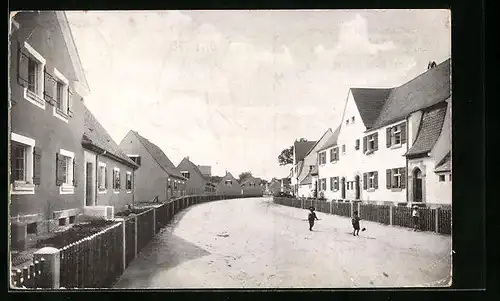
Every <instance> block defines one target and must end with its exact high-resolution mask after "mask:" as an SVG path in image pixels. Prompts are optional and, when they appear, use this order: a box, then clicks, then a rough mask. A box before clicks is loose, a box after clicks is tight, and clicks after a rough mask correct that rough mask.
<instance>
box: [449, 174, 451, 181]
mask: <svg viewBox="0 0 500 301" xmlns="http://www.w3.org/2000/svg"><path fill="white" fill-rule="evenodd" d="M449 181H450V182H451V173H450V179H449Z"/></svg>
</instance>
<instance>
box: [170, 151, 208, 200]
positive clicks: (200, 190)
mask: <svg viewBox="0 0 500 301" xmlns="http://www.w3.org/2000/svg"><path fill="white" fill-rule="evenodd" d="M207 167H208V172H209V173H210V166H204V170H205V175H204V174H203V173H202V171H201V170H200V169H199V165H198V166H197V165H196V164H194V163H193V162H191V161H190V160H189V157H185V158H184V159H182V161H181V162H180V163H179V165H178V166H177V170H178V171H179V172H180V173H181V174H182V176H183V177H184V178H186V179H187V180H186V194H188V195H199V194H211V193H215V186H216V185H215V184H214V183H212V182H211V181H210V174H208V175H207V173H206V172H207Z"/></svg>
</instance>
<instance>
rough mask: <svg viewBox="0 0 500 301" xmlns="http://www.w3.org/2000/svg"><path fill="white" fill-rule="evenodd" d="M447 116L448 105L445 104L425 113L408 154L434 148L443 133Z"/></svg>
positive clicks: (425, 151) (413, 154)
mask: <svg viewBox="0 0 500 301" xmlns="http://www.w3.org/2000/svg"><path fill="white" fill-rule="evenodd" d="M444 104H446V103H444ZM445 116H446V106H443V105H439V106H438V107H435V108H434V109H431V110H428V111H425V112H424V113H423V115H422V121H421V122H420V128H419V130H418V134H417V139H416V140H415V143H413V145H412V147H411V148H410V149H409V150H408V152H407V153H406V156H416V155H422V154H426V153H428V152H430V151H431V150H432V148H433V147H434V144H435V143H436V141H437V140H438V138H439V135H440V134H441V129H442V128H443V123H444V118H445Z"/></svg>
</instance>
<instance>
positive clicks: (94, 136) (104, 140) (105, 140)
mask: <svg viewBox="0 0 500 301" xmlns="http://www.w3.org/2000/svg"><path fill="white" fill-rule="evenodd" d="M83 110H84V117H83V118H84V131H83V133H84V134H83V138H82V145H83V146H94V147H97V148H99V149H100V150H102V151H106V152H107V153H108V157H113V159H115V160H119V161H121V162H122V163H123V164H127V165H129V166H131V167H134V168H137V167H138V166H137V164H135V163H134V161H132V160H130V158H129V157H128V156H127V155H126V154H125V153H124V152H123V150H122V149H121V148H120V147H119V146H118V144H116V142H115V141H114V140H113V138H111V136H110V135H109V133H108V131H106V129H105V128H104V127H103V126H102V125H101V124H100V123H99V121H97V119H96V118H95V116H94V115H93V114H92V113H91V112H90V110H89V109H88V108H87V107H86V106H85V105H84V106H83ZM109 154H110V155H112V156H109ZM105 155H106V154H105Z"/></svg>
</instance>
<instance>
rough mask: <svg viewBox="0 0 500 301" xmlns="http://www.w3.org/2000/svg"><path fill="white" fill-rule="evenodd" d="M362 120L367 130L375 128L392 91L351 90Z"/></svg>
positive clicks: (372, 89)
mask: <svg viewBox="0 0 500 301" xmlns="http://www.w3.org/2000/svg"><path fill="white" fill-rule="evenodd" d="M351 93H352V96H353V98H354V102H355V103H356V107H357V108H358V111H359V114H360V115H361V119H362V120H363V123H364V124H365V126H366V127H367V128H371V127H373V125H374V124H375V121H376V120H377V117H378V116H379V114H380V111H381V110H382V108H383V107H384V103H385V102H386V100H387V98H388V97H389V94H390V93H391V89H377V88H351Z"/></svg>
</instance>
